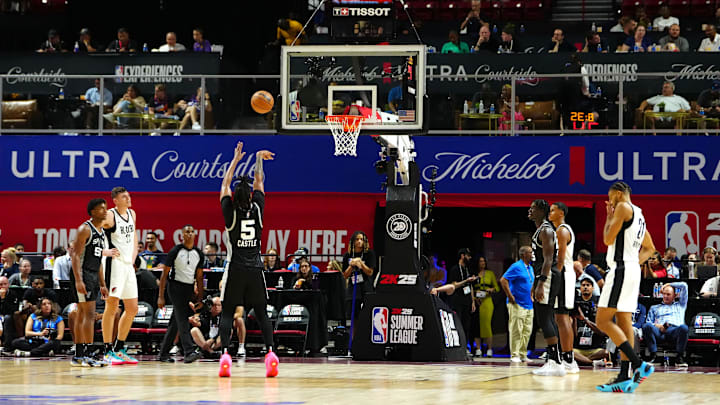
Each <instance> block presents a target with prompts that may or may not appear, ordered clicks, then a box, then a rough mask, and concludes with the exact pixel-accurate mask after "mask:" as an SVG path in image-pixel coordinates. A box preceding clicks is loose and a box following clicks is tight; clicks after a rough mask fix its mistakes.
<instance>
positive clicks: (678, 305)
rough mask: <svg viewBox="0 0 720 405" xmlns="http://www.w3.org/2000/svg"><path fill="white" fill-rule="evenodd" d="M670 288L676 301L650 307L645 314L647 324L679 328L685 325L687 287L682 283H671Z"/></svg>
mask: <svg viewBox="0 0 720 405" xmlns="http://www.w3.org/2000/svg"><path fill="white" fill-rule="evenodd" d="M670 286H672V288H674V289H675V294H677V300H676V301H675V302H673V303H672V304H670V305H667V304H665V303H663V304H657V305H653V306H652V307H650V311H648V314H647V322H650V323H653V324H661V325H662V324H665V322H667V323H669V324H670V325H674V326H679V325H684V324H685V310H686V309H687V302H688V293H687V291H688V285H687V284H686V283H684V282H682V281H681V282H677V283H671V284H670Z"/></svg>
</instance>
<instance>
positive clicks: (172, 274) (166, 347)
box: [157, 225, 205, 363]
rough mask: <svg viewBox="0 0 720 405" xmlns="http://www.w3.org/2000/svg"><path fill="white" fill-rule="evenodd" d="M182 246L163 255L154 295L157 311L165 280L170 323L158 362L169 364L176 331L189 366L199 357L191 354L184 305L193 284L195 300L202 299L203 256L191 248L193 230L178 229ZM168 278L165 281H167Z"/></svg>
mask: <svg viewBox="0 0 720 405" xmlns="http://www.w3.org/2000/svg"><path fill="white" fill-rule="evenodd" d="M182 237H183V243H182V244H181V245H176V246H175V247H173V248H172V249H171V250H170V252H169V253H168V255H167V259H166V260H165V264H162V263H161V264H160V265H159V266H158V267H159V268H161V269H162V271H163V273H162V277H161V278H160V292H159V294H158V301H157V304H158V308H159V309H162V308H163V307H165V285H166V284H167V280H168V278H170V284H169V288H168V293H169V294H170V300H171V301H172V303H173V304H174V306H173V314H172V319H171V320H170V324H169V325H168V329H167V332H166V333H165V337H164V338H163V341H162V344H161V345H160V356H159V358H158V360H160V361H162V362H166V363H172V362H173V361H174V360H172V359H171V358H170V347H171V346H172V343H173V340H175V335H177V334H178V330H179V331H180V342H181V343H182V348H183V353H184V355H185V359H184V362H185V363H192V362H194V361H195V360H197V359H199V358H200V357H202V354H200V352H199V351H196V350H193V346H194V345H193V340H192V337H191V336H190V323H189V322H188V318H189V317H190V316H191V315H192V313H191V312H190V306H189V305H188V303H189V302H190V301H191V300H192V295H193V291H194V288H193V287H194V283H195V282H197V289H198V297H202V296H203V263H205V255H203V253H202V251H200V249H198V248H197V247H195V228H193V227H192V226H191V225H185V226H184V227H183V229H182ZM168 275H169V277H168Z"/></svg>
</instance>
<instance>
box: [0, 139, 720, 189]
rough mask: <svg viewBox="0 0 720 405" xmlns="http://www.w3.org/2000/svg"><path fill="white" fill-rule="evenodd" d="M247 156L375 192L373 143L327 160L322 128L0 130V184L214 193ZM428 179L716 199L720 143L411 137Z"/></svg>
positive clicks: (287, 171)
mask: <svg viewBox="0 0 720 405" xmlns="http://www.w3.org/2000/svg"><path fill="white" fill-rule="evenodd" d="M238 140H242V141H244V142H245V150H246V151H247V154H246V155H245V157H244V158H243V160H242V162H241V163H240V165H239V166H238V168H237V171H236V174H237V175H242V174H247V175H252V173H253V167H254V165H255V152H257V151H258V150H260V149H269V150H271V151H273V152H275V153H276V160H275V161H273V162H268V163H267V164H266V166H265V167H266V173H267V190H268V191H270V192H353V193H379V192H381V189H380V184H381V182H382V181H383V178H382V176H378V175H377V174H376V173H375V169H374V167H373V164H374V162H375V161H377V160H378V152H379V150H380V146H379V145H378V144H377V143H375V141H374V140H373V138H372V137H369V136H361V137H360V139H359V140H358V157H357V158H350V157H335V156H333V151H334V145H333V142H332V139H331V138H330V137H329V136H311V135H307V136H277V135H276V136H270V135H256V136H243V137H238V136H184V137H169V136H160V137H139V136H103V137H98V136H36V137H33V136H27V137H23V136H2V137H0V179H2V181H1V182H0V183H1V184H0V189H1V190H5V191H107V190H110V189H111V188H112V187H114V186H117V185H123V186H125V187H126V188H128V189H129V190H131V191H143V192H169V191H183V192H202V191H205V192H210V191H212V192H215V191H219V189H220V183H221V181H222V177H223V175H224V173H225V170H227V167H228V164H229V162H230V160H231V159H232V153H233V148H234V145H235V143H236V142H237V141H238ZM414 140H415V145H416V151H417V162H418V164H419V166H420V170H421V175H422V177H423V180H424V181H425V182H426V183H427V181H428V180H429V179H430V177H431V173H432V170H433V169H436V171H437V178H436V180H437V189H438V192H439V193H459V194H476V193H490V194H528V193H552V194H583V195H604V194H606V193H607V190H608V187H609V186H610V184H612V183H613V182H615V181H617V180H623V181H625V182H627V183H629V184H630V185H631V186H632V188H633V193H634V194H649V195H717V194H718V191H717V190H718V183H719V179H720V148H718V141H717V139H716V138H715V137H705V136H682V137H680V136H661V137H650V136H636V137H633V136H625V137H617V136H594V137H568V136H566V137H430V136H417V137H415V138H414Z"/></svg>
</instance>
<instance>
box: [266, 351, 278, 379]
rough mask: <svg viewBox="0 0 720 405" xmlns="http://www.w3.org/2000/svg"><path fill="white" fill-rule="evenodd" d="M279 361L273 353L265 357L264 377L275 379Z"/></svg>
mask: <svg viewBox="0 0 720 405" xmlns="http://www.w3.org/2000/svg"><path fill="white" fill-rule="evenodd" d="M279 364H280V360H278V357H277V356H276V355H275V353H273V352H268V354H266V355H265V377H275V376H277V375H278V365H279Z"/></svg>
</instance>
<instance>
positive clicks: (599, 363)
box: [593, 359, 605, 367]
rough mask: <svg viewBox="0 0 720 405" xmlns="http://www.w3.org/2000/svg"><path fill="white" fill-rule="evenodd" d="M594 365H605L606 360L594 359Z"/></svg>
mask: <svg viewBox="0 0 720 405" xmlns="http://www.w3.org/2000/svg"><path fill="white" fill-rule="evenodd" d="M593 367H605V360H603V359H599V360H593Z"/></svg>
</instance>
